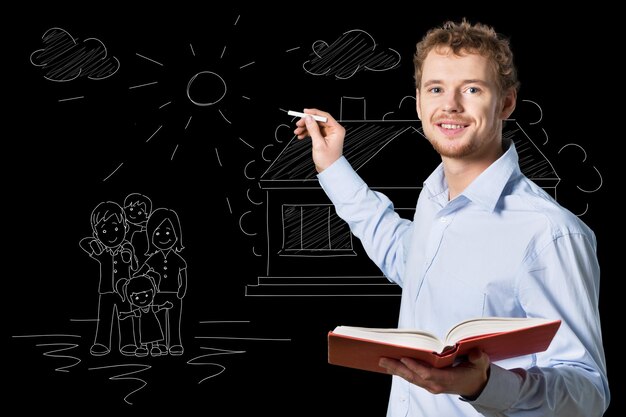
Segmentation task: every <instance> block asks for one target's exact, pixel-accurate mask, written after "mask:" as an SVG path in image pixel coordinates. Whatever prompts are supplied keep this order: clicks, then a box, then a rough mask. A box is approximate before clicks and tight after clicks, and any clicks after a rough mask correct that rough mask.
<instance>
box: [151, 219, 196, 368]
mask: <svg viewBox="0 0 626 417" xmlns="http://www.w3.org/2000/svg"><path fill="white" fill-rule="evenodd" d="M146 228H147V233H148V254H149V258H148V260H146V265H147V267H149V269H151V270H153V271H154V272H156V273H157V274H158V275H159V277H158V279H157V282H155V283H156V287H157V294H156V296H155V298H154V302H155V303H156V304H163V303H165V302H167V301H169V302H171V303H172V307H171V308H170V309H168V310H165V311H162V312H161V314H162V316H161V317H164V318H165V320H164V321H162V322H164V323H165V327H164V328H165V337H166V347H167V351H168V352H169V354H170V355H174V356H178V355H182V354H183V350H184V349H183V344H182V341H181V337H180V322H181V317H182V308H183V297H184V296H185V292H186V291H187V263H186V262H185V260H184V259H183V258H182V256H180V255H179V252H180V251H182V250H183V248H184V246H183V241H182V234H181V229H180V221H179V220H178V215H177V214H176V212H175V211H174V210H170V209H166V208H158V209H156V210H154V211H153V212H152V214H151V215H150V218H149V219H148V225H147V227H146ZM145 268H146V267H142V270H144V269H145Z"/></svg>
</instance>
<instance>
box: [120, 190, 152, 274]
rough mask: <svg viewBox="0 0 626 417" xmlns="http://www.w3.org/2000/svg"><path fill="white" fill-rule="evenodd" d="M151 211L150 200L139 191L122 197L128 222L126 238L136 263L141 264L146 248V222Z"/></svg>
mask: <svg viewBox="0 0 626 417" xmlns="http://www.w3.org/2000/svg"><path fill="white" fill-rule="evenodd" d="M151 212H152V200H150V198H148V197H147V196H145V195H143V194H139V193H131V194H128V195H127V196H126V198H125V199H124V214H125V215H126V223H127V224H128V233H127V239H128V241H129V242H130V243H131V244H132V245H133V248H134V249H135V256H136V257H137V264H138V265H143V263H144V262H145V261H146V251H147V250H148V236H147V235H146V224H147V223H148V218H149V217H150V213H151Z"/></svg>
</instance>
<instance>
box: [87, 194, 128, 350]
mask: <svg viewBox="0 0 626 417" xmlns="http://www.w3.org/2000/svg"><path fill="white" fill-rule="evenodd" d="M91 228H92V230H93V235H92V236H89V237H85V238H83V239H81V241H80V247H81V248H82V249H83V250H84V251H85V252H87V253H88V254H89V256H90V257H91V258H93V259H95V260H96V261H98V263H99V264H100V282H99V284H98V294H99V298H98V321H97V325H96V336H95V339H94V343H93V345H92V346H91V350H90V351H91V354H92V355H94V356H101V355H106V354H107V353H109V352H110V351H111V334H112V332H113V324H114V322H113V318H114V317H116V318H117V312H120V311H129V310H130V307H129V305H128V301H125V300H123V298H122V297H121V295H120V294H119V293H118V292H117V288H118V284H119V282H120V280H127V279H129V278H130V276H131V274H130V269H131V268H133V269H136V267H137V264H136V260H135V255H134V253H133V247H132V245H131V244H130V242H129V241H128V240H126V233H127V231H128V225H127V224H126V217H125V216H124V210H123V209H122V207H121V206H120V205H119V204H117V203H115V202H113V201H104V202H102V203H100V204H98V205H97V206H96V208H94V209H93V211H92V213H91ZM118 323H119V326H118V333H119V337H118V341H119V348H120V352H121V353H122V354H123V355H126V356H130V355H134V354H135V350H136V346H135V340H134V334H133V333H134V331H133V327H132V326H133V323H132V320H126V321H125V322H123V323H124V324H122V322H119V321H118Z"/></svg>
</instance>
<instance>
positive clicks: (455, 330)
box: [446, 317, 554, 345]
mask: <svg viewBox="0 0 626 417" xmlns="http://www.w3.org/2000/svg"><path fill="white" fill-rule="evenodd" d="M552 321H554V320H552V319H543V318H528V317H480V318H475V319H469V320H465V321H462V322H461V323H459V324H457V325H456V326H454V327H452V328H451V329H450V330H449V331H448V334H447V337H446V343H447V344H450V345H453V344H455V343H457V342H458V341H459V340H463V339H467V338H470V337H474V336H480V335H484V334H489V333H500V332H509V331H512V330H518V329H524V328H527V327H533V326H538V325H540V324H545V323H549V322H552Z"/></svg>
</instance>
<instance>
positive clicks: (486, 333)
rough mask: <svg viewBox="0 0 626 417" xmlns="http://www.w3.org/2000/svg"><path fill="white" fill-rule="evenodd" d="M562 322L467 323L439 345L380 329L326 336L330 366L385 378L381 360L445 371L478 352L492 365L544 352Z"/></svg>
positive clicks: (418, 334) (409, 332) (428, 337)
mask: <svg viewBox="0 0 626 417" xmlns="http://www.w3.org/2000/svg"><path fill="white" fill-rule="evenodd" d="M560 325H561V320H550V319H541V318H517V317H481V318H477V319H470V320H466V321H463V322H461V323H459V324H457V325H456V326H454V327H453V328H452V329H450V331H448V333H447V335H446V338H445V339H444V340H440V339H439V338H437V337H436V336H435V335H433V334H431V333H428V332H424V331H421V330H417V329H379V328H378V329H377V328H367V327H351V326H337V327H336V328H335V330H333V331H331V332H328V363H330V364H333V365H341V366H347V367H350V368H356V369H363V370H366V371H373V372H382V373H386V371H385V369H384V368H381V367H380V366H378V360H379V359H380V358H381V357H387V358H394V359H400V358H414V359H417V360H421V361H424V362H427V363H429V364H430V365H432V366H434V367H437V368H443V367H445V366H450V365H453V364H454V363H455V361H460V360H462V359H463V357H464V355H466V354H467V353H468V352H469V351H470V350H471V349H473V348H479V349H480V350H482V351H483V352H485V353H486V354H487V355H489V358H490V360H491V361H498V360H502V359H507V358H512V357H515V356H521V355H528V354H531V353H536V352H543V351H544V350H546V349H547V348H548V346H550V343H551V342H552V339H553V338H554V335H555V334H556V332H557V330H558V329H559V326H560Z"/></svg>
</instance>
